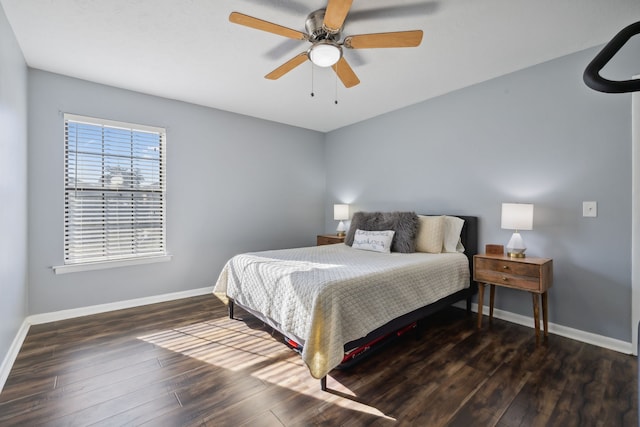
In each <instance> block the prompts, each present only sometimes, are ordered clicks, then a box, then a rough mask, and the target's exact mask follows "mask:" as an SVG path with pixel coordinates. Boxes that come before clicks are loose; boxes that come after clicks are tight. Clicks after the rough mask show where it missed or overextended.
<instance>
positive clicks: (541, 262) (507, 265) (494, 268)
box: [473, 254, 553, 341]
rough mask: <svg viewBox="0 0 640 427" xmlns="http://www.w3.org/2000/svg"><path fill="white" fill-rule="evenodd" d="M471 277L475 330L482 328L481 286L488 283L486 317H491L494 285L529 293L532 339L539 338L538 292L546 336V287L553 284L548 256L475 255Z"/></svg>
mask: <svg viewBox="0 0 640 427" xmlns="http://www.w3.org/2000/svg"><path fill="white" fill-rule="evenodd" d="M473 280H475V281H476V282H478V329H480V328H482V306H483V304H484V287H485V285H491V295H490V298H489V319H492V318H493V302H494V297H495V287H496V285H497V286H504V287H507V288H513V289H521V290H523V291H528V292H530V293H531V297H532V299H533V322H534V326H535V329H536V341H537V340H538V339H539V337H540V309H539V304H538V295H541V296H542V321H543V324H544V336H545V337H547V336H548V335H549V326H548V320H547V313H548V312H547V289H549V288H550V287H551V285H552V283H553V260H552V259H548V258H529V257H527V258H510V257H508V256H505V255H486V254H485V255H475V256H474V257H473Z"/></svg>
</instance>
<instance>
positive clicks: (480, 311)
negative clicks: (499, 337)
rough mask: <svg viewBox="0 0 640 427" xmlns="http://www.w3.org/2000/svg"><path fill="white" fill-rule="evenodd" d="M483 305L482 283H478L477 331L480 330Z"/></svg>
mask: <svg viewBox="0 0 640 427" xmlns="http://www.w3.org/2000/svg"><path fill="white" fill-rule="evenodd" d="M483 304H484V283H478V329H481V328H482V305H483Z"/></svg>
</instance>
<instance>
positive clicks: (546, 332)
mask: <svg viewBox="0 0 640 427" xmlns="http://www.w3.org/2000/svg"><path fill="white" fill-rule="evenodd" d="M547 316H548V310H547V293H546V292H543V293H542V323H543V324H544V336H545V337H548V336H549V321H548V317H547Z"/></svg>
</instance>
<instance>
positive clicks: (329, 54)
mask: <svg viewBox="0 0 640 427" xmlns="http://www.w3.org/2000/svg"><path fill="white" fill-rule="evenodd" d="M308 55H309V59H310V60H311V62H313V63H314V65H317V66H318V67H330V66H332V65H334V64H335V63H336V62H338V61H339V60H340V58H342V49H341V48H340V46H339V45H338V44H337V43H334V42H332V41H328V40H323V41H320V42H317V43H315V44H314V45H313V46H311V48H310V49H309V53H308Z"/></svg>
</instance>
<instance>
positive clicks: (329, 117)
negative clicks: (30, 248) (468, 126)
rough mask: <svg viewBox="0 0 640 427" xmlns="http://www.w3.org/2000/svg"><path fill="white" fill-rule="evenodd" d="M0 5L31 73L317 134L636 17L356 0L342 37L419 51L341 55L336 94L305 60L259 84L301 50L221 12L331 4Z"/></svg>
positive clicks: (619, 7) (298, 18) (634, 8)
mask: <svg viewBox="0 0 640 427" xmlns="http://www.w3.org/2000/svg"><path fill="white" fill-rule="evenodd" d="M0 3H1V4H2V6H3V8H4V11H5V14H6V15H7V18H8V20H9V22H10V24H11V26H12V28H13V30H14V32H15V34H16V37H17V39H18V43H19V44H20V47H21V48H22V51H23V53H24V56H25V60H26V62H27V64H28V65H29V66H30V67H34V68H38V69H42V70H46V71H51V72H55V73H60V74H65V75H68V76H72V77H77V78H81V79H85V80H90V81H94V82H98V83H103V84H107V85H112V86H117V87H121V88H125V89H130V90H134V91H139V92H143V93H147V94H152V95H158V96H162V97H166V98H171V99H177V100H182V101H186V102H191V103H194V104H199V105H204V106H209V107H214V108H219V109H222V110H227V111H232V112H236V113H241V114H246V115H249V116H253V117H259V118H263V119H267V120H272V121H276V122H280V123H286V124H290V125H294V126H299V127H303V128H308V129H313V130H318V131H322V132H327V131H330V130H333V129H337V128H340V127H343V126H346V125H349V124H352V123H355V122H358V121H361V120H364V119H368V118H371V117H374V116H377V115H379V114H382V113H385V112H388V111H391V110H395V109H398V108H401V107H404V106H407V105H411V104H415V103H417V102H420V101H423V100H426V99H429V98H432V97H435V96H438V95H442V94H444V93H447V92H450V91H453V90H456V89H460V88H463V87H465V86H469V85H472V84H474V83H478V82H481V81H485V80H488V79H491V78H494V77H498V76H500V75H504V74H507V73H510V72H513V71H516V70H518V69H522V68H525V67H528V66H531V65H534V64H538V63H541V62H544V61H548V60H550V59H553V58H557V57H560V56H563V55H566V54H569V53H572V52H576V51H580V50H583V49H586V48H589V47H592V46H596V45H600V44H603V43H605V42H607V41H608V40H609V39H610V38H611V37H612V36H613V35H614V34H616V33H617V32H618V31H619V30H621V29H622V28H624V27H625V26H627V25H629V24H631V23H633V22H635V21H640V1H639V0H396V1H394V2H390V1H388V0H366V1H365V0H354V2H353V7H352V8H351V12H350V14H349V15H348V16H347V20H346V22H345V27H344V31H343V35H351V34H366V33H375V32H386V31H402V30H413V29H422V30H423V31H424V38H423V41H422V44H421V45H420V46H419V47H417V48H402V49H367V50H345V58H346V59H347V60H348V61H349V63H350V64H351V66H352V68H353V69H354V71H355V72H356V74H357V75H358V77H359V78H360V81H361V83H360V84H359V85H358V86H355V87H353V88H351V89H345V88H344V87H343V86H342V84H341V83H339V82H336V78H335V74H334V73H333V71H332V70H331V69H322V68H314V69H313V70H314V71H313V76H314V78H313V82H314V92H315V96H314V97H313V98H312V97H311V96H310V92H311V84H312V66H311V63H310V62H306V63H305V64H303V65H301V66H299V67H298V68H296V69H294V70H293V71H291V72H290V73H288V74H287V75H285V76H284V77H282V78H281V79H279V80H276V81H271V80H266V79H264V77H263V76H264V75H265V74H267V73H268V72H270V71H272V70H273V69H274V68H276V67H278V66H279V65H280V64H282V63H283V62H285V61H287V60H288V59H290V58H292V57H293V56H295V55H296V54H298V53H300V52H302V51H304V50H306V49H307V48H308V46H309V43H308V42H305V41H296V40H291V39H286V38H283V37H280V36H277V35H274V34H271V33H266V32H263V31H258V30H255V29H252V28H247V27H244V26H240V25H236V24H232V23H230V22H229V21H228V16H229V14H230V13H231V12H232V11H238V12H242V13H244V14H247V15H251V16H254V17H257V18H261V19H264V20H267V21H271V22H274V23H277V24H280V25H283V26H286V27H290V28H293V29H296V30H299V31H305V29H304V22H305V18H306V16H307V14H308V13H309V12H311V11H313V10H316V9H320V8H323V7H325V6H326V0H102V1H100V0H0ZM585 65H586V64H585ZM336 88H337V91H336ZM336 94H337V99H338V104H337V105H335V104H334V99H335V98H336Z"/></svg>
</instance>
